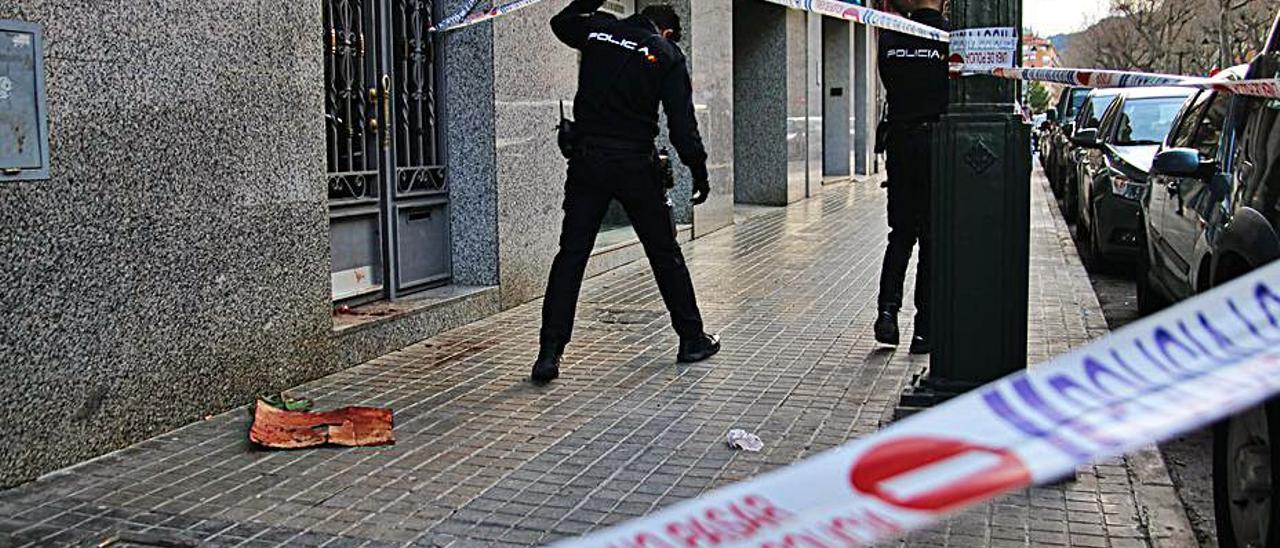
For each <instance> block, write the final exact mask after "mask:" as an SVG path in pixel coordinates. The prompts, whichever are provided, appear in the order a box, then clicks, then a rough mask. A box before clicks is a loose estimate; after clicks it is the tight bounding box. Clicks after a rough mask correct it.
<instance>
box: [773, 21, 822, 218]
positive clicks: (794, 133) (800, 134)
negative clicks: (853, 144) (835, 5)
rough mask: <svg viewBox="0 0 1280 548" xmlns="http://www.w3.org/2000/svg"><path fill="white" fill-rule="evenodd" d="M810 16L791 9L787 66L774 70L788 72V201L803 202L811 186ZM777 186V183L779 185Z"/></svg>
mask: <svg viewBox="0 0 1280 548" xmlns="http://www.w3.org/2000/svg"><path fill="white" fill-rule="evenodd" d="M809 16H810V15H809V13H808V12H804V11H800V10H793V9H788V10H786V13H785V14H784V18H785V21H786V22H785V25H786V41H785V42H784V43H783V44H782V47H783V51H785V52H786V60H787V61H786V63H785V64H783V65H782V66H779V67H774V70H778V71H782V72H783V73H785V75H786V76H785V81H786V83H787V89H786V104H787V187H786V189H785V196H786V202H785V203H788V204H789V203H791V202H795V201H797V200H803V199H804V198H805V197H807V196H808V186H809V164H810V163H811V162H810V159H809V95H810V93H809V84H810V82H811V81H812V78H811V77H810V72H811V71H812V70H813V69H812V68H810V66H809V25H810V22H809ZM775 184H776V183H775Z"/></svg>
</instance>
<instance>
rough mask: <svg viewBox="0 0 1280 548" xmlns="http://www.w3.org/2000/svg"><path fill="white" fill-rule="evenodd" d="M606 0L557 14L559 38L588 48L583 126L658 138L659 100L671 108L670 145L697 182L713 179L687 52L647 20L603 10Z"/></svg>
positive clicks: (621, 136)
mask: <svg viewBox="0 0 1280 548" xmlns="http://www.w3.org/2000/svg"><path fill="white" fill-rule="evenodd" d="M603 4H604V0H574V1H573V2H572V3H570V4H569V6H568V7H566V8H565V9H564V10H563V11H561V12H560V13H559V14H557V15H556V16H555V17H553V18H552V19H551V29H552V30H553V31H554V32H555V35H556V37H557V38H559V39H560V41H561V42H564V43H565V44H567V45H568V46H570V47H572V48H575V49H578V50H579V51H581V52H582V65H581V67H580V68H579V71H578V96H577V98H576V100H575V101H574V106H573V113H574V118H575V121H576V123H577V130H578V132H579V133H580V134H582V135H583V137H584V138H585V139H587V140H590V138H591V136H602V137H608V138H612V139H618V140H626V141H635V142H637V143H652V142H653V140H654V139H655V138H656V137H657V136H658V104H659V103H661V104H662V106H663V107H664V108H665V109H666V113H667V125H668V127H669V128H670V130H671V143H672V144H673V145H675V148H676V152H677V153H678V154H679V155H680V160H681V161H682V162H684V164H685V165H687V166H689V169H690V171H692V172H693V178H694V180H695V181H705V180H707V153H706V150H705V149H704V148H703V145H702V136H701V135H700V134H699V133H698V120H697V119H696V118H695V117H694V110H693V84H692V82H691V81H690V79H689V66H688V63H687V62H686V60H685V56H684V52H682V51H680V48H679V47H677V46H676V45H675V44H674V43H672V42H670V41H668V40H666V39H664V38H663V37H662V35H660V34H658V29H657V27H656V26H654V24H653V22H651V21H650V20H649V18H647V17H644V16H642V15H634V16H632V17H628V18H626V19H622V20H618V19H617V18H615V17H613V16H611V15H608V14H605V13H598V12H597V11H596V10H598V9H600V6H601V5H603Z"/></svg>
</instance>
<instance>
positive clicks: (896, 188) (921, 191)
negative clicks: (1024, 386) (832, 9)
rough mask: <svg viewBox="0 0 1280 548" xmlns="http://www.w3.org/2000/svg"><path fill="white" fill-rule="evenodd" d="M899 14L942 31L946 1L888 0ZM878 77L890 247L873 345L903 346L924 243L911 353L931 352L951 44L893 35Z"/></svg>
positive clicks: (883, 40) (886, 37)
mask: <svg viewBox="0 0 1280 548" xmlns="http://www.w3.org/2000/svg"><path fill="white" fill-rule="evenodd" d="M890 3H891V4H892V5H893V8H894V10H896V11H897V12H898V13H900V14H903V15H905V16H907V17H909V18H910V19H912V20H914V21H917V22H920V23H923V24H926V25H929V26H931V27H935V28H939V29H942V30H949V29H950V25H949V23H948V22H947V20H946V18H944V17H943V16H942V0H890ZM879 55H880V80H881V81H883V82H884V87H885V90H886V91H887V92H888V103H889V107H888V116H887V124H886V125H885V127H884V128H882V129H883V130H887V135H886V136H885V140H886V145H887V150H886V155H887V160H886V163H887V166H886V167H887V168H888V172H889V177H888V188H889V229H890V232H889V247H888V249H887V250H886V251H885V257H884V267H883V269H882V270H881V272H880V297H879V308H880V311H879V312H880V313H879V315H878V317H877V318H876V323H875V335H876V340H877V341H878V342H880V343H883V344H887V345H893V346H896V345H898V342H899V334H898V310H899V309H900V308H902V292H903V290H902V286H903V283H904V281H905V278H906V275H907V265H908V263H910V261H911V252H912V248H913V247H915V244H916V242H917V241H918V242H919V243H920V256H919V261H918V263H917V265H916V289H915V292H916V319H915V333H914V337H913V338H912V340H911V353H913V354H928V353H929V351H930V350H931V347H930V343H929V291H930V283H929V276H930V260H929V259H930V258H929V254H930V252H931V244H932V242H931V238H930V233H929V215H930V212H929V193H930V186H931V180H932V177H931V175H930V170H931V157H930V156H931V155H930V152H931V147H932V144H931V140H932V135H933V124H934V123H936V122H937V121H938V120H939V118H940V117H941V116H942V114H943V113H945V112H946V111H947V102H948V88H949V84H948V64H947V57H948V55H949V52H948V48H947V44H946V43H944V42H937V41H933V40H928V39H925V38H919V37H915V36H909V35H906V34H901V33H897V32H892V31H885V32H883V33H882V34H881V35H880V53H879Z"/></svg>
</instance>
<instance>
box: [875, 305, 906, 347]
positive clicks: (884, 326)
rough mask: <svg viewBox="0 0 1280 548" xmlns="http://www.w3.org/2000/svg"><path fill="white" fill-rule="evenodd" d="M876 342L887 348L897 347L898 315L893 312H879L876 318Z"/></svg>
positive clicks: (898, 337)
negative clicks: (887, 346)
mask: <svg viewBox="0 0 1280 548" xmlns="http://www.w3.org/2000/svg"><path fill="white" fill-rule="evenodd" d="M875 330H876V342H878V343H880V344H886V345H889V346H898V342H899V340H900V335H899V334H898V313H897V312H894V311H893V310H886V309H882V310H880V315H879V316H878V317H876V327H875Z"/></svg>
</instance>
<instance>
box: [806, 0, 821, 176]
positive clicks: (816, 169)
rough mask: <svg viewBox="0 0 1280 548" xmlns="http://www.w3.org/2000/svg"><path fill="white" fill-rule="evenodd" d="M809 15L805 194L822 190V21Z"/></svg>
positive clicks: (807, 18)
mask: <svg viewBox="0 0 1280 548" xmlns="http://www.w3.org/2000/svg"><path fill="white" fill-rule="evenodd" d="M823 19H825V18H824V17H823V16H821V15H818V14H816V13H809V14H806V20H807V25H806V27H805V44H806V45H805V162H806V164H805V168H806V173H805V196H806V197H809V196H816V195H817V194H818V193H819V192H821V191H822V150H823V146H822V145H823V142H822V139H823V136H822V119H823V114H824V113H823V109H822V107H823V104H822V103H823V101H822V96H823V92H822V88H823V86H824V84H823V81H824V78H823V73H822V20H823Z"/></svg>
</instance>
